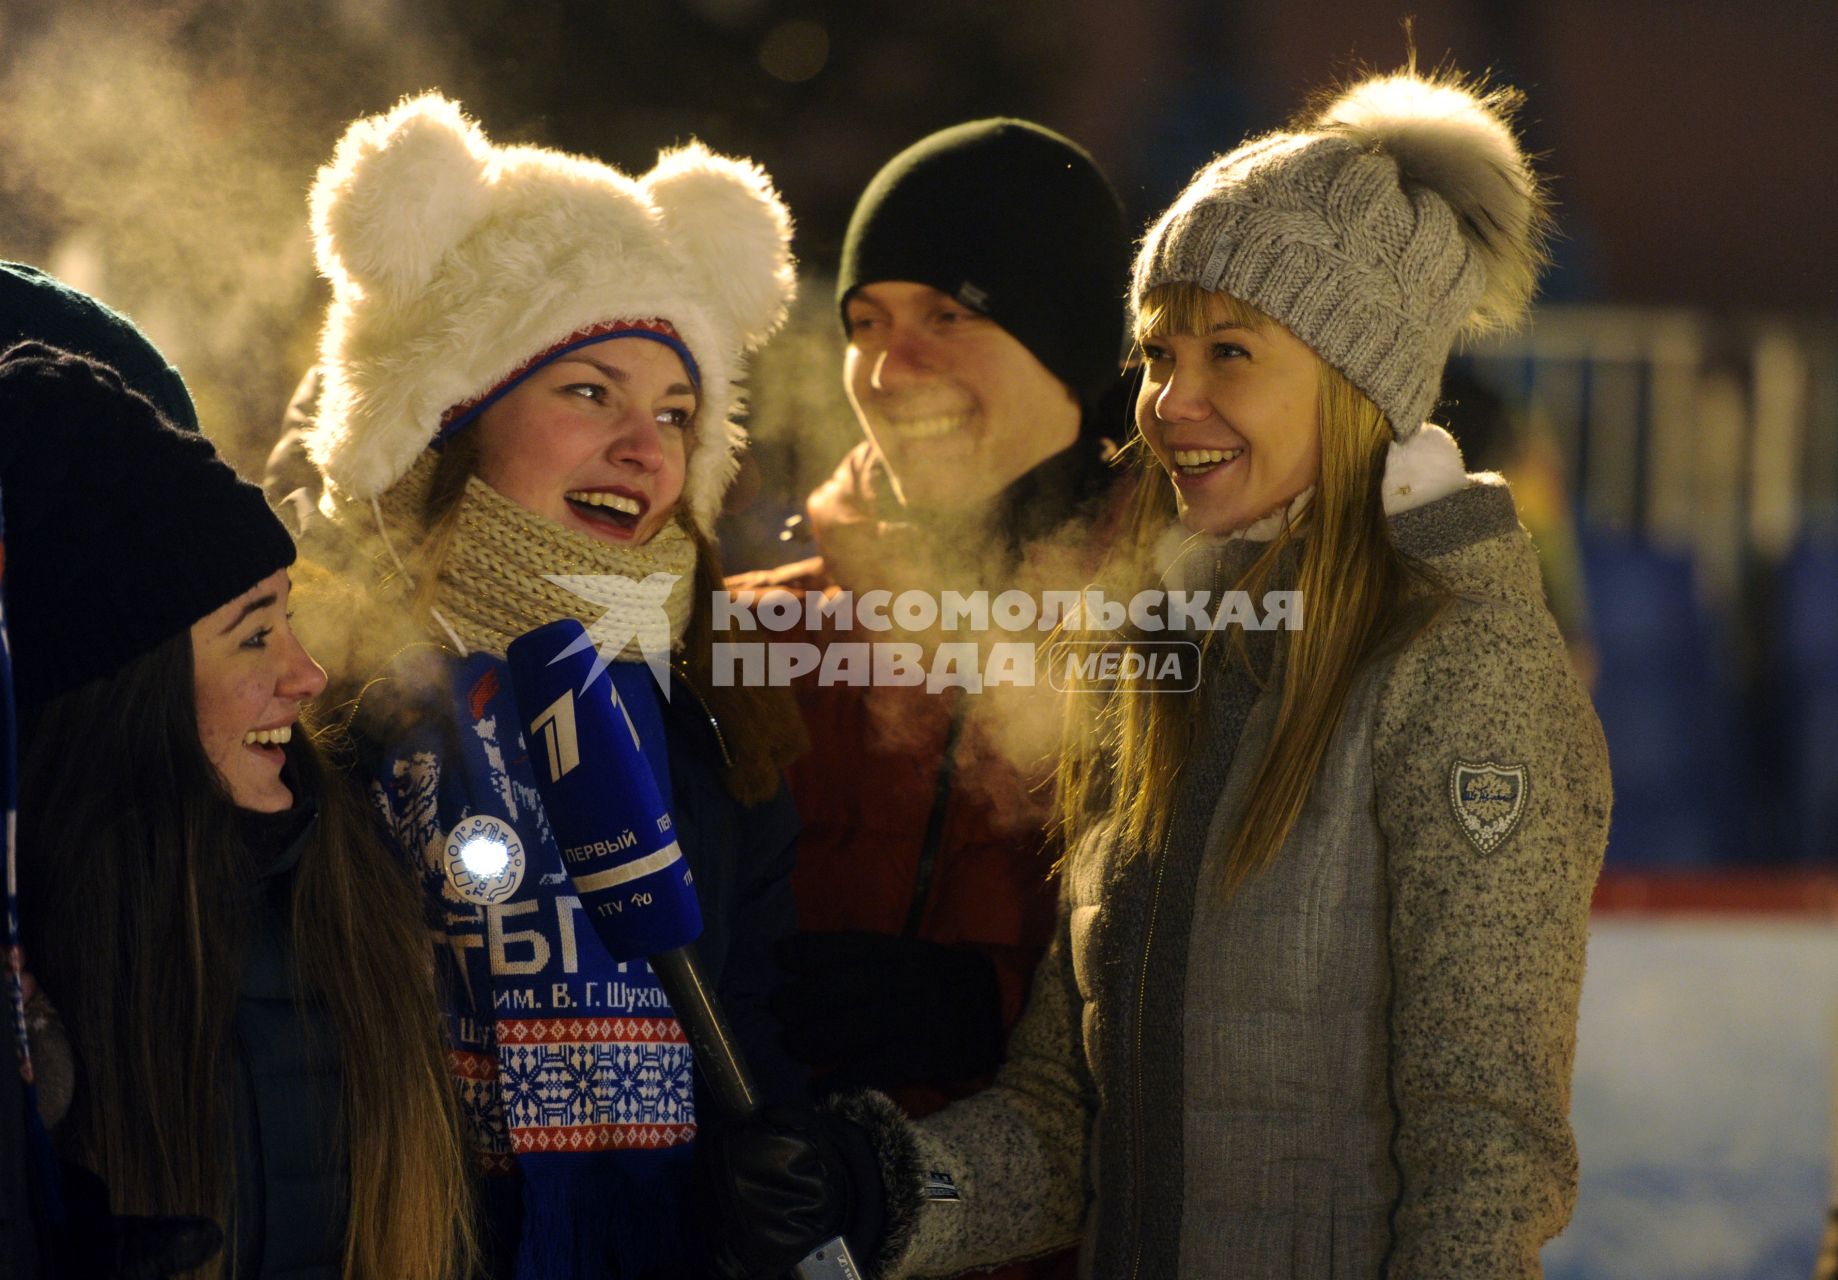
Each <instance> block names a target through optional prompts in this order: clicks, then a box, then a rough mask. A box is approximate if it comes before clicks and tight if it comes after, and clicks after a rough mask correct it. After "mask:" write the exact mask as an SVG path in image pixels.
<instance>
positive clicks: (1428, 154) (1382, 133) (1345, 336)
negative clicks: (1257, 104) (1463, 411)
mask: <svg viewBox="0 0 1838 1280" xmlns="http://www.w3.org/2000/svg"><path fill="white" fill-rule="evenodd" d="M1518 101H1519V98H1518V95H1517V94H1516V93H1515V92H1513V91H1512V90H1508V89H1497V90H1494V91H1492V92H1489V93H1486V94H1484V95H1483V94H1478V93H1476V92H1475V91H1473V90H1471V89H1470V88H1468V87H1467V86H1465V85H1463V84H1461V83H1459V82H1457V81H1454V80H1450V79H1426V78H1424V77H1421V76H1419V75H1417V74H1415V72H1412V71H1406V72H1400V73H1398V74H1395V75H1388V76H1375V77H1372V78H1370V79H1367V80H1365V81H1362V82H1361V83H1359V84H1357V85H1355V86H1354V87H1353V88H1351V89H1349V90H1348V91H1347V92H1346V93H1345V94H1343V95H1341V96H1340V97H1339V98H1338V99H1336V100H1335V101H1334V102H1333V103H1332V104H1330V105H1329V106H1328V107H1327V108H1326V109H1325V110H1323V111H1321V112H1319V113H1318V114H1316V115H1315V116H1314V117H1313V118H1312V119H1309V120H1308V121H1306V122H1305V123H1304V124H1303V125H1302V126H1300V127H1299V128H1297V129H1295V130H1291V131H1285V132H1281V133H1273V134H1269V135H1267V136H1265V137H1262V138H1257V139H1255V140H1253V141H1251V142H1248V143H1246V144H1245V145H1244V146H1242V147H1240V148H1238V150H1236V151H1234V152H1232V153H1231V154H1230V155H1227V156H1221V157H1219V158H1218V159H1216V160H1214V161H1213V162H1212V163H1211V164H1209V165H1207V166H1206V167H1205V168H1204V169H1202V170H1200V172H1199V173H1197V174H1196V175H1194V179H1193V181H1192V182H1190V183H1189V184H1188V186H1187V189H1186V190H1185V191H1183V192H1182V193H1181V195H1180V198H1179V199H1177V200H1176V201H1175V202H1174V204H1173V205H1172V206H1170V207H1169V209H1168V211H1167V212H1166V213H1164V214H1163V215H1162V216H1161V217H1160V218H1159V219H1158V220H1157V221H1156V223H1155V225H1154V226H1153V227H1152V228H1150V230H1149V233H1148V235H1147V237H1146V238H1145V239H1144V241H1143V245H1142V250H1141V252H1140V253H1138V255H1137V257H1136V268H1135V272H1134V275H1133V278H1132V281H1131V290H1130V301H1131V304H1132V305H1133V306H1134V307H1136V308H1138V309H1140V307H1141V305H1142V300H1143V297H1144V295H1146V294H1147V293H1148V292H1149V290H1151V289H1153V288H1155V287H1156V286H1157V285H1162V284H1170V283H1176V282H1184V283H1191V284H1196V285H1198V286H1199V287H1200V288H1202V289H1205V290H1208V291H1209V292H1214V293H1226V294H1230V295H1231V296H1233V297H1234V298H1237V299H1238V300H1240V301H1241V302H1247V303H1250V304H1251V305H1252V306H1254V307H1256V308H1257V309H1258V310H1260V311H1262V312H1263V313H1264V314H1266V315H1268V316H1270V317H1271V318H1272V319H1274V320H1276V321H1278V322H1279V323H1281V324H1282V325H1283V326H1284V327H1285V328H1287V329H1289V330H1290V331H1291V332H1292V333H1294V334H1295V335H1296V336H1297V337H1299V338H1301V339H1302V340H1303V341H1304V342H1306V343H1308V345H1309V346H1310V347H1312V348H1314V350H1315V352H1316V354H1318V355H1319V356H1320V357H1321V358H1322V359H1323V360H1325V361H1327V362H1328V363H1329V364H1330V365H1332V366H1333V367H1334V368H1336V369H1338V370H1339V371H1340V372H1341V373H1343V374H1345V375H1346V377H1347V378H1348V380H1349V381H1351V382H1352V383H1353V385H1354V386H1356V387H1358V388H1359V389H1360V390H1361V391H1363V392H1365V394H1366V395H1367V396H1369V397H1370V398H1371V399H1372V401H1373V403H1375V404H1377V405H1378V407H1379V408H1380V409H1381V410H1383V411H1384V414H1385V417H1386V418H1387V419H1388V420H1389V421H1390V423H1391V431H1392V435H1393V436H1394V437H1396V438H1397V439H1398V440H1400V441H1401V440H1405V439H1408V438H1409V437H1410V436H1411V435H1413V434H1414V433H1415V432H1416V430H1417V428H1418V427H1419V426H1420V425H1421V424H1422V422H1423V420H1424V418H1425V417H1427V416H1428V414H1429V411H1430V408H1431V406H1432V405H1433V404H1434V403H1435V399H1436V389H1437V386H1438V384H1439V382H1440V381H1441V378H1442V367H1443V365H1444V363H1445V362H1446V361H1447V360H1448V355H1449V350H1450V348H1451V347H1452V346H1453V345H1454V342H1455V338H1456V336H1457V335H1458V334H1462V333H1476V332H1481V331H1484V330H1487V329H1491V328H1496V327H1501V326H1507V325H1511V324H1514V323H1516V322H1517V321H1518V319H1519V318H1520V316H1522V315H1523V314H1524V311H1525V308H1526V305H1527V304H1528V303H1529V302H1530V300H1531V296H1532V292H1533V290H1534V289H1535V287H1536V285H1537V280H1538V273H1539V270H1540V268H1541V267H1542V266H1543V264H1544V261H1545V253H1544V240H1545V234H1546V227H1547V226H1548V221H1549V214H1548V212H1547V208H1546V200H1545V196H1544V192H1543V189H1542V186H1541V184H1540V183H1539V181H1538V178H1537V175H1536V174H1534V173H1533V172H1532V168H1531V165H1530V163H1529V162H1528V161H1527V159H1526V157H1525V155H1524V153H1523V152H1522V151H1521V150H1520V149H1519V144H1518V142H1517V141H1516V140H1515V139H1514V137H1513V133H1512V130H1511V128H1510V127H1509V125H1508V123H1507V119H1508V116H1509V115H1510V113H1511V111H1512V109H1513V108H1514V107H1516V106H1517V104H1518Z"/></svg>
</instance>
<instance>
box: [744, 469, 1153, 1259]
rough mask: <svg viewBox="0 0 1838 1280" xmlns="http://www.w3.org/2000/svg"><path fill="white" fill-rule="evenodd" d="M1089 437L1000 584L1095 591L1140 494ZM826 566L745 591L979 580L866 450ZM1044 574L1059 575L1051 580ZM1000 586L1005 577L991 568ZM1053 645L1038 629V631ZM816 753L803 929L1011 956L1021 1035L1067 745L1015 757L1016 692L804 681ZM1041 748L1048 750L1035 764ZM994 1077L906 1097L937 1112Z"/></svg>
mask: <svg viewBox="0 0 1838 1280" xmlns="http://www.w3.org/2000/svg"><path fill="white" fill-rule="evenodd" d="M1125 488H1127V485H1125V484H1122V483H1119V482H1117V480H1116V479H1115V478H1114V477H1113V476H1112V475H1111V474H1110V473H1109V472H1108V470H1107V468H1106V467H1105V465H1104V464H1103V463H1102V462H1101V461H1100V460H1099V457H1098V455H1097V453H1096V450H1095V448H1094V446H1092V445H1091V444H1088V443H1086V442H1081V443H1080V444H1077V445H1075V446H1073V448H1072V449H1071V450H1068V451H1067V453H1066V454H1062V455H1060V457H1059V458H1057V459H1050V460H1049V461H1048V462H1046V463H1043V464H1042V465H1041V467H1039V468H1036V470H1035V471H1034V472H1031V473H1030V474H1029V476H1028V477H1024V479H1023V481H1019V482H1017V484H1016V486H1014V487H1012V488H1011V490H1010V491H1009V493H1008V494H1006V495H1004V498H1005V500H1006V501H1007V502H1008V504H1009V507H1010V508H1011V509H1010V510H1008V511H1005V512H1004V514H1003V517H1002V522H1001V524H1000V526H999V528H1000V529H1002V530H1005V531H1006V533H1005V534H1001V535H998V540H1007V541H1009V543H1010V545H1009V546H1007V547H1006V548H1003V550H1002V554H1001V555H1000V557H999V559H1000V560H1001V561H1002V563H1003V569H1002V571H1001V572H999V573H998V575H997V576H996V579H995V580H994V581H990V582H988V583H987V584H985V585H986V586H987V589H988V590H989V591H990V592H991V593H992V594H994V593H995V592H997V591H1000V590H1003V589H1006V588H1009V587H1011V586H1019V587H1022V589H1027V590H1038V589H1039V588H1040V587H1051V588H1055V589H1067V590H1071V589H1077V588H1078V587H1081V586H1083V585H1085V583H1086V582H1088V581H1089V580H1090V577H1091V575H1092V573H1093V572H1094V571H1095V569H1096V567H1097V561H1098V558H1099V556H1100V555H1101V553H1102V551H1103V549H1104V547H1105V545H1107V543H1108V542H1109V540H1110V538H1111V536H1112V535H1113V534H1114V531H1115V528H1116V526H1117V524H1118V523H1119V519H1118V517H1119V514H1120V509H1121V506H1122V502H1121V497H1122V490H1123V489H1125ZM808 512H809V517H810V523H811V528H812V530H813V531H814V533H815V535H816V538H817V542H818V546H819V548H820V549H821V550H822V552H823V555H822V556H819V557H817V558H813V559H809V560H804V561H800V562H797V563H795V564H789V565H785V566H782V567H781V568H778V569H772V570H764V571H760V572H756V573H749V574H740V575H736V576H735V577H733V578H731V579H729V586H730V587H731V588H733V589H735V590H737V591H746V590H752V591H770V590H774V589H781V590H789V591H794V592H799V593H803V592H807V591H820V592H823V593H824V594H825V595H826V596H828V597H831V598H833V597H834V596H835V595H836V593H837V592H839V591H841V590H844V589H847V590H851V591H854V592H855V593H856V596H857V598H858V599H859V598H860V596H861V594H862V593H863V592H865V591H868V590H870V589H873V588H877V587H884V588H886V589H888V590H890V591H893V592H895V593H897V592H898V591H900V590H902V589H904V588H906V587H921V588H924V589H926V590H928V591H930V592H937V591H939V590H942V589H944V588H946V587H954V588H957V589H960V590H962V589H968V588H969V587H971V586H972V585H975V584H976V583H975V580H976V578H977V577H978V575H977V574H975V573H973V572H972V573H965V572H963V571H961V570H960V571H953V570H952V569H950V568H948V567H941V562H940V557H939V554H938V552H937V547H936V543H937V541H938V538H937V537H936V536H934V535H931V534H928V533H927V532H925V531H923V530H920V529H917V528H915V527H914V526H913V525H911V524H907V523H904V522H902V521H901V520H900V519H899V516H900V515H901V514H902V512H901V509H900V508H899V507H898V505H897V504H896V503H895V502H894V501H893V499H892V496H891V493H890V492H889V490H888V487H887V479H886V475H885V472H884V471H883V470H882V469H881V467H880V465H879V461H878V458H877V456H876V455H875V454H874V452H873V451H872V448H871V447H870V446H869V445H867V444H863V445H860V446H858V447H857V448H856V449H855V450H853V451H852V452H851V453H850V454H849V455H848V456H847V457H845V458H844V459H843V462H842V464H841V466H839V467H838V468H837V470H836V473H835V474H834V475H833V476H831V478H830V479H829V480H828V481H826V482H825V483H824V484H823V485H822V486H820V487H819V488H818V489H817V491H816V492H815V493H813V494H812V495H811V498H810V502H809V505H808ZM1043 575H1044V576H1043ZM982 576H985V577H986V576H988V574H987V573H985V574H984V575H982ZM766 638H768V639H771V640H775V641H799V640H804V641H809V642H811V643H815V644H817V645H818V646H820V647H821V646H824V645H827V644H832V643H837V642H841V641H854V642H862V641H867V642H873V641H875V640H887V639H890V638H893V637H890V636H888V635H887V634H886V633H880V632H868V631H864V630H863V629H862V628H861V627H860V626H859V625H858V626H857V627H856V628H855V629H854V630H852V631H849V632H838V631H835V630H821V629H819V630H810V629H801V630H794V631H792V632H787V633H781V634H777V635H772V636H769V637H766ZM1018 638H1022V639H1028V640H1035V639H1038V637H1037V636H1022V637H1018ZM794 691H795V693H796V696H797V700H798V705H799V707H800V709H801V710H802V712H803V714H804V718H805V723H806V727H807V729H808V730H809V734H810V742H811V749H810V751H809V752H808V753H807V754H806V755H805V756H804V757H803V758H802V759H800V760H799V761H798V762H796V763H795V764H794V765H792V766H791V768H790V769H789V770H788V778H789V782H790V784H791V791H792V796H793V798H794V800H795V801H796V803H797V806H798V812H799V815H800V816H801V818H802V820H803V833H802V835H801V836H800V837H799V846H798V863H797V867H796V869H795V871H794V872H793V876H792V887H793V892H794V894H795V896H796V899H797V906H798V923H799V927H800V928H803V929H810V930H833V929H868V930H874V931H876V932H880V933H889V934H900V933H906V932H911V933H912V934H914V935H915V936H917V937H920V938H924V939H928V940H930V941H934V942H940V943H947V944H968V945H972V946H975V947H977V948H978V949H980V950H981V951H983V952H984V954H986V955H987V956H988V957H989V958H990V959H991V961H992V962H993V963H994V966H995V971H996V975H997V981H998V984H999V987H1000V990H1001V996H1002V1014H1003V1023H1004V1026H1005V1027H1012V1026H1013V1025H1014V1023H1015V1021H1016V1019H1017V1018H1019V1017H1020V1014H1021V1007H1022V1005H1023V1003H1024V1002H1025V1001H1026V999H1027V993H1028V986H1029V983H1030V981H1031V980H1032V978H1033V975H1034V967H1035V964H1036V962H1037V961H1038V960H1039V959H1040V955H1041V953H1042V952H1043V951H1044V950H1045V948H1046V944H1047V940H1048V939H1049V937H1050V936H1051V935H1052V932H1053V923H1054V915H1055V910H1056V897H1057V891H1056V889H1055V886H1054V885H1053V883H1052V880H1051V875H1050V872H1051V868H1052V866H1053V863H1054V861H1055V860H1056V859H1057V858H1058V856H1059V849H1058V846H1057V844H1056V843H1055V842H1054V841H1052V840H1051V839H1050V838H1049V837H1048V835H1047V832H1046V827H1047V821H1048V817H1049V810H1050V802H1051V785H1050V770H1051V766H1052V757H1051V754H1050V747H1051V737H1050V734H1049V736H1047V737H1045V738H1044V739H1043V738H1041V737H1040V736H1039V735H1036V739H1035V745H1036V746H1037V747H1040V748H1044V750H1041V751H1040V752H1039V754H1038V756H1037V758H1035V759H1034V760H1033V761H1032V762H1031V763H1025V764H1024V763H1017V762H1016V761H1014V760H1011V759H1010V756H1011V755H1014V754H1017V753H1016V752H1012V751H1005V750H1003V749H1002V745H1001V743H1002V740H1003V739H1004V737H1005V735H1007V734H1008V733H1009V732H1010V730H1011V728H1012V720H1013V718H1012V717H1011V716H1009V715H1007V714H1005V704H1004V702H1003V697H1002V693H1000V692H994V691H992V692H985V693H980V694H970V693H966V692H965V691H964V690H962V689H958V688H950V689H944V690H941V691H940V692H937V693H928V692H927V691H926V689H925V688H924V687H923V686H919V687H886V686H878V687H877V686H867V687H863V686H855V685H847V684H831V685H827V686H826V685H820V684H818V683H817V681H816V679H815V677H814V676H806V677H804V678H802V679H800V680H798V681H797V682H796V683H795V685H794ZM1020 754H1024V755H1025V754H1030V753H1026V752H1023V753H1020ZM986 1083H987V1081H977V1082H973V1083H972V1084H970V1085H969V1086H965V1085H962V1084H959V1085H957V1086H956V1087H950V1086H946V1085H942V1084H940V1085H934V1086H928V1087H916V1088H910V1089H903V1090H899V1091H897V1092H896V1094H895V1097H896V1098H897V1100H898V1101H899V1102H900V1103H901V1105H902V1106H904V1107H906V1108H907V1110H908V1111H909V1112H911V1113H912V1114H914V1115H920V1116H923V1115H927V1114H929V1113H931V1112H933V1111H936V1110H938V1109H939V1108H941V1107H943V1106H944V1105H945V1104H946V1103H947V1102H950V1101H951V1100H953V1099H954V1098H957V1097H962V1096H965V1095H967V1094H969V1093H973V1092H975V1091H976V1090H977V1089H978V1088H981V1087H982V1086H983V1085H984V1084H986ZM1046 1262H1047V1263H1048V1264H1050V1265H1046V1266H1042V1265H1040V1264H1028V1265H1026V1266H1021V1267H1016V1268H1010V1269H1004V1270H1002V1271H1000V1272H998V1273H996V1274H997V1276H998V1277H1022V1276H1029V1277H1038V1278H1040V1280H1045V1277H1048V1276H1053V1277H1058V1276H1070V1275H1071V1274H1072V1270H1071V1266H1070V1255H1065V1256H1064V1257H1062V1258H1060V1259H1057V1260H1055V1259H1048V1260H1046Z"/></svg>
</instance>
